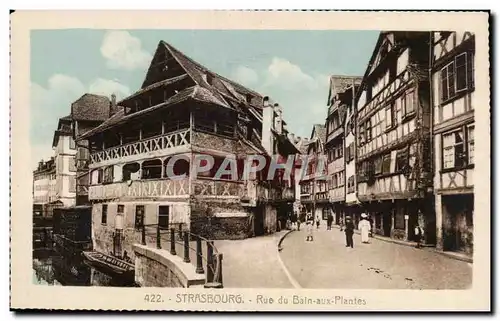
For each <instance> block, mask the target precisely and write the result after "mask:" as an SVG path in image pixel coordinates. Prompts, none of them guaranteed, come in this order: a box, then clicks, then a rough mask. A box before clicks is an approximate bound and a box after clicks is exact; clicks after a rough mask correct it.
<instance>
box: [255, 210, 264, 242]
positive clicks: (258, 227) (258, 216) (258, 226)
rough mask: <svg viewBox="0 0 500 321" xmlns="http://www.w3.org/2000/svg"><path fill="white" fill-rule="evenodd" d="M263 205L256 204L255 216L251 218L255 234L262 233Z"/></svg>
mask: <svg viewBox="0 0 500 321" xmlns="http://www.w3.org/2000/svg"><path fill="white" fill-rule="evenodd" d="M264 209H265V207H264V205H257V207H256V208H255V216H254V220H253V230H254V235H255V236H261V235H264V233H265V229H264Z"/></svg>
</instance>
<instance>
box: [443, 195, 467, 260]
mask: <svg viewBox="0 0 500 321" xmlns="http://www.w3.org/2000/svg"><path fill="white" fill-rule="evenodd" d="M442 204H443V212H445V213H446V215H445V217H444V221H443V225H444V226H443V237H444V244H443V249H444V250H445V251H456V252H464V253H467V254H472V247H473V226H474V225H473V212H474V197H473V194H464V195H452V196H443V198H442Z"/></svg>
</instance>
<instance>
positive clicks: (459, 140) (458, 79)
mask: <svg viewBox="0 0 500 321" xmlns="http://www.w3.org/2000/svg"><path fill="white" fill-rule="evenodd" d="M432 41H433V42H432V43H433V55H432V58H433V66H432V88H433V91H432V93H433V111H434V113H433V115H434V117H433V118H434V136H433V138H434V164H435V166H434V188H435V192H436V195H435V197H436V202H435V204H436V207H435V211H436V233H437V244H436V245H437V248H438V249H440V250H444V251H457V252H462V253H465V254H467V255H470V256H472V253H473V226H474V224H473V216H474V108H475V105H476V104H475V96H474V88H475V86H474V76H475V75H474V70H475V68H474V53H475V39H474V35H473V34H472V33H470V32H434V33H433V34H432Z"/></svg>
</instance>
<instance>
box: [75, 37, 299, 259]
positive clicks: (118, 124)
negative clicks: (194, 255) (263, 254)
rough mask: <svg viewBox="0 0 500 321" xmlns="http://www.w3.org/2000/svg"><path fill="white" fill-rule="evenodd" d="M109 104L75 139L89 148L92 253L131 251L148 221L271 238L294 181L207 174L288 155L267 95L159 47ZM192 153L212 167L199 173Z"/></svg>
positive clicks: (211, 233)
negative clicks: (128, 88) (128, 90)
mask: <svg viewBox="0 0 500 321" xmlns="http://www.w3.org/2000/svg"><path fill="white" fill-rule="evenodd" d="M117 106H118V107H117V111H116V113H114V114H113V115H112V116H111V117H110V118H108V119H107V120H106V121H105V122H104V123H102V124H101V125H100V126H98V127H96V128H94V129H92V130H90V131H88V132H87V133H85V134H84V135H82V136H80V140H82V139H86V140H88V141H89V148H90V164H89V168H90V170H91V174H90V187H89V199H90V201H91V202H92V204H93V210H92V211H93V240H94V248H95V250H97V251H103V252H105V253H109V252H110V251H111V252H113V253H114V254H115V255H121V253H120V252H121V251H122V250H123V249H125V250H127V252H128V253H131V254H132V251H131V250H130V246H131V245H132V244H133V243H137V242H140V232H139V229H140V228H141V226H143V225H149V224H158V225H160V227H164V228H167V227H168V226H169V225H170V224H173V223H175V224H177V223H182V226H183V229H189V230H191V232H193V233H196V234H200V235H205V236H207V237H210V238H212V239H220V238H232V239H235V238H246V237H249V236H253V235H261V234H265V233H272V232H274V231H276V229H277V221H278V215H279V212H280V211H281V212H282V211H287V210H289V211H291V209H290V208H291V206H292V204H293V201H294V197H295V193H294V190H293V187H294V184H293V183H292V182H291V181H290V180H283V177H282V176H279V175H275V176H273V180H267V179H266V177H265V176H267V175H264V173H263V171H261V172H259V173H257V174H256V175H253V176H251V177H250V178H249V179H244V177H243V176H242V172H241V170H242V168H243V166H237V169H238V172H237V173H234V175H229V174H224V175H222V176H220V177H218V176H217V175H216V173H217V172H218V170H219V169H220V168H221V167H223V168H222V169H227V167H226V166H227V163H225V159H233V160H234V161H236V162H237V163H238V164H239V165H241V161H243V160H244V159H245V158H246V157H247V156H248V155H255V154H258V155H265V156H266V157H270V156H271V155H275V154H279V155H281V156H282V157H287V156H288V155H290V154H295V153H297V150H296V148H295V146H294V144H293V142H291V141H290V140H289V139H288V138H287V134H288V132H287V130H286V124H285V122H284V121H283V118H282V113H283V110H282V108H281V107H280V106H279V105H278V104H276V103H273V102H272V101H271V100H270V99H269V98H268V97H264V96H262V95H261V94H259V93H257V92H255V91H253V90H250V89H248V88H245V87H243V86H241V85H240V84H238V83H236V82H234V81H231V80H229V79H227V78H225V77H222V76H220V75H218V74H216V73H215V72H213V71H210V70H209V69H207V68H206V67H204V66H202V65H200V64H199V63H197V62H195V61H194V60H193V59H191V58H189V57H187V56H186V55H185V54H183V53H182V52H180V51H179V50H177V49H176V48H174V47H173V46H171V45H170V44H168V43H166V42H163V41H161V42H160V43H159V44H158V47H157V49H156V52H155V54H154V56H153V59H152V61H151V64H150V66H149V69H148V71H147V73H146V76H145V80H144V82H143V84H142V87H141V89H140V90H138V91H137V92H135V93H134V94H132V95H130V96H129V97H126V98H125V99H123V100H122V101H120V102H118V103H117ZM200 155H210V156H212V157H213V159H214V166H213V167H211V168H210V169H207V170H205V171H203V172H199V171H198V169H199V168H201V166H203V167H205V165H207V164H206V162H205V161H204V160H203V159H202V160H201V162H200V164H196V159H197V156H200ZM173 157H176V161H175V162H170V160H172V158H173ZM204 162H205V163H204ZM198 166H200V167H198ZM169 173H170V174H169ZM172 174H173V175H175V176H176V177H172ZM288 201H290V202H288ZM288 206H290V208H288ZM117 244H118V245H117ZM122 244H123V246H122Z"/></svg>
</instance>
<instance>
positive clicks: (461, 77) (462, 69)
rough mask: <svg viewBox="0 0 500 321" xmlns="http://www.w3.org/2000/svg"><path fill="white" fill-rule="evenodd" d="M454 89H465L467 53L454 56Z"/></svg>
mask: <svg viewBox="0 0 500 321" xmlns="http://www.w3.org/2000/svg"><path fill="white" fill-rule="evenodd" d="M455 72H456V74H455V75H456V83H455V86H456V91H457V92H459V91H462V90H466V89H467V53H465V52H464V53H463V54H460V55H458V56H457V57H456V58H455Z"/></svg>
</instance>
